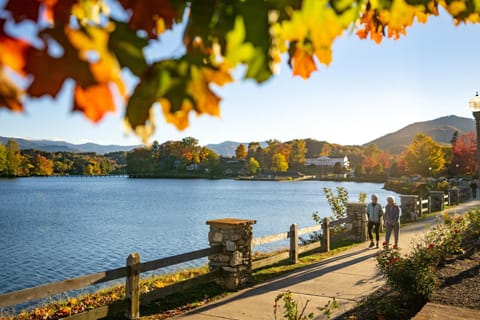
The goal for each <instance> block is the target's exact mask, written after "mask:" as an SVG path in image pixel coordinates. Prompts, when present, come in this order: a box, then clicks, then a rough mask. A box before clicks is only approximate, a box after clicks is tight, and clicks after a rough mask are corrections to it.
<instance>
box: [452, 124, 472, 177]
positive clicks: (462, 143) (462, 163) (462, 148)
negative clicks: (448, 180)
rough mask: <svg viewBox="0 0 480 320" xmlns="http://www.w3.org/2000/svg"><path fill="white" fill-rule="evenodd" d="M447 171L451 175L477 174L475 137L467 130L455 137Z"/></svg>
mask: <svg viewBox="0 0 480 320" xmlns="http://www.w3.org/2000/svg"><path fill="white" fill-rule="evenodd" d="M449 171H450V173H451V174H453V175H470V176H472V177H473V176H475V175H476V174H477V137H476V134H475V132H473V131H472V132H467V133H464V134H461V135H459V136H457V137H456V139H455V141H454V143H453V146H452V160H451V162H450V167H449Z"/></svg>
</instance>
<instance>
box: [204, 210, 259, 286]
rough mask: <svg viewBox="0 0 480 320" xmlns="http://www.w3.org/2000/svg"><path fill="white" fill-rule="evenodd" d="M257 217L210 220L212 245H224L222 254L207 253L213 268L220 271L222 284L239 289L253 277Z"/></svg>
mask: <svg viewBox="0 0 480 320" xmlns="http://www.w3.org/2000/svg"><path fill="white" fill-rule="evenodd" d="M255 223H256V221H255V220H242V219H232V218H226V219H218V220H209V221H207V224H208V225H209V226H210V232H209V233H208V241H209V243H210V247H213V246H221V251H220V253H219V254H215V255H212V256H209V257H208V260H209V261H208V265H209V268H210V271H214V270H218V271H220V279H219V284H220V285H221V286H222V287H223V288H225V289H227V290H231V291H234V290H237V289H239V288H240V287H242V286H244V285H245V284H247V283H248V282H250V281H251V278H252V238H253V227H252V226H253V225H254V224H255Z"/></svg>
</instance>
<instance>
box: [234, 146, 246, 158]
mask: <svg viewBox="0 0 480 320" xmlns="http://www.w3.org/2000/svg"><path fill="white" fill-rule="evenodd" d="M247 155H248V152H247V148H245V146H244V145H243V144H242V143H241V144H239V145H238V147H237V148H236V149H235V158H236V159H238V160H241V159H245V158H246V157H247Z"/></svg>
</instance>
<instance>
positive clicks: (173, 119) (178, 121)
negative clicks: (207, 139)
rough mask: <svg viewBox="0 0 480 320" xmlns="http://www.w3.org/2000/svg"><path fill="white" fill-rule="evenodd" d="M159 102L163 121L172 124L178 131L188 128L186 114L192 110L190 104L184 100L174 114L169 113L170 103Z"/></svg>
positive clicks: (165, 100)
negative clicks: (163, 117)
mask: <svg viewBox="0 0 480 320" xmlns="http://www.w3.org/2000/svg"><path fill="white" fill-rule="evenodd" d="M159 102H160V104H161V106H162V111H163V115H164V116H165V120H166V121H167V122H168V123H172V124H174V125H175V127H176V128H177V129H178V130H184V129H186V128H187V127H188V114H189V113H190V111H191V110H193V108H192V104H191V103H190V102H189V101H185V100H184V101H183V103H182V107H181V108H180V110H177V111H175V112H174V113H171V112H170V110H171V106H170V101H168V100H167V99H160V101H159Z"/></svg>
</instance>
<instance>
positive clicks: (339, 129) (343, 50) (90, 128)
mask: <svg viewBox="0 0 480 320" xmlns="http://www.w3.org/2000/svg"><path fill="white" fill-rule="evenodd" d="M178 34H179V33H178V32H177V33H170V34H169V35H168V39H164V40H163V41H162V44H161V45H159V46H157V47H155V50H159V51H160V52H162V54H163V53H166V54H178V53H179V52H181V45H180V43H181V41H180V39H179V37H178ZM479 57H480V25H467V26H466V25H459V26H454V25H453V22H452V19H451V18H450V17H449V16H448V15H446V14H445V13H443V12H442V13H441V15H440V17H436V18H435V17H433V18H430V20H429V21H428V22H427V24H425V25H422V24H416V25H415V26H414V27H413V28H410V29H408V33H407V37H403V38H401V39H400V40H397V41H393V40H389V39H385V40H384V41H383V42H382V44H380V45H377V44H375V43H374V42H372V41H366V40H359V39H358V38H357V37H356V35H354V34H346V35H344V36H343V37H342V38H340V39H338V40H337V41H336V42H335V44H334V47H333V62H332V64H331V65H330V66H329V67H324V66H321V67H320V70H319V71H318V72H316V73H314V74H313V76H312V77H311V78H310V79H308V80H303V79H301V78H299V77H293V76H292V74H291V70H290V69H289V68H288V66H286V65H285V64H282V66H281V68H280V69H281V71H280V74H278V75H277V76H276V77H275V78H273V79H271V80H269V81H268V82H266V83H264V84H262V85H257V84H255V83H253V82H251V81H246V82H236V83H233V84H229V85H227V86H225V87H222V88H215V91H216V92H217V93H218V94H219V95H220V96H221V97H222V98H223V100H222V102H221V117H220V118H214V117H210V116H200V117H197V116H195V115H193V114H192V115H191V117H190V122H191V125H190V127H189V128H188V129H187V130H184V131H177V130H176V129H175V128H174V127H173V126H171V125H169V124H166V123H165V121H164V119H163V116H162V114H161V112H160V110H157V112H156V120H157V121H156V122H157V130H156V132H155V135H154V136H153V137H152V139H151V140H152V141H153V140H157V141H159V142H160V143H162V142H165V141H167V140H179V139H182V138H183V137H186V136H192V137H195V138H197V139H199V141H200V144H201V145H205V144H208V143H219V142H222V141H225V140H233V141H238V142H250V141H263V140H267V139H274V138H275V139H279V140H280V141H288V140H290V139H303V138H313V139H317V140H326V141H328V142H331V143H340V144H349V145H351V144H364V143H367V142H369V141H371V140H373V139H375V138H377V137H380V136H382V135H385V134H387V133H390V132H393V131H396V130H399V129H401V128H402V127H404V126H406V125H408V124H410V123H413V122H418V121H426V120H431V119H435V118H438V117H442V116H447V115H452V114H453V115H457V116H462V117H472V116H471V112H470V110H469V109H468V101H469V99H471V98H472V97H473V96H474V95H475V91H477V90H480V58H479ZM68 88H70V89H71V84H67V85H66V88H64V89H68ZM68 91H71V90H68ZM70 105H71V94H70V93H69V92H67V90H63V92H62V93H61V94H60V95H59V96H58V97H57V99H55V100H53V99H51V98H49V97H44V98H41V99H37V100H27V107H26V109H25V112H24V113H21V114H18V113H11V112H9V111H7V110H6V109H4V108H1V109H0V136H10V137H23V138H33V139H56V140H65V141H68V142H72V143H83V142H96V143H100V144H120V145H130V144H138V143H140V139H139V138H138V137H136V136H135V135H133V134H126V132H125V130H124V128H123V126H122V118H123V110H118V111H117V112H116V113H115V114H108V115H107V116H106V117H105V118H104V120H102V121H101V122H100V123H99V124H92V123H90V122H89V121H88V120H86V119H85V118H84V117H83V115H81V114H80V113H71V112H70Z"/></svg>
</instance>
